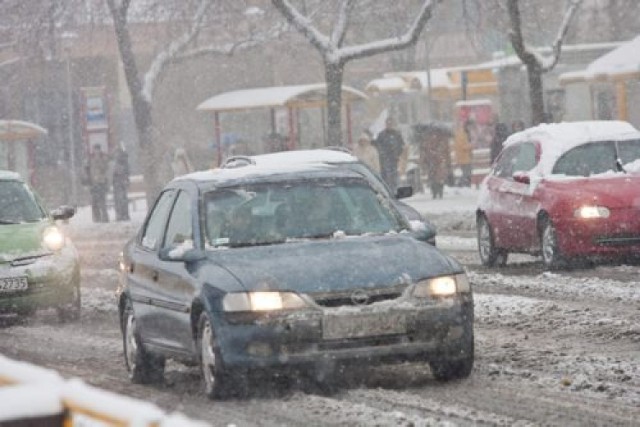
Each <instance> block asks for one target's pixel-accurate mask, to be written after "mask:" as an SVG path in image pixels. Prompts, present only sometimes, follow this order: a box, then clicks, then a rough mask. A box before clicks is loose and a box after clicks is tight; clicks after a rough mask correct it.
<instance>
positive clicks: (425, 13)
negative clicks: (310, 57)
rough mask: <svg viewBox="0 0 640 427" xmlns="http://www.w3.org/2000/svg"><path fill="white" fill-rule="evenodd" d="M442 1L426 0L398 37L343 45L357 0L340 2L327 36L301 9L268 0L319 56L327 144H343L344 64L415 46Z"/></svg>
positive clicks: (288, 3) (275, 0) (285, 2)
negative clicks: (325, 97)
mask: <svg viewBox="0 0 640 427" xmlns="http://www.w3.org/2000/svg"><path fill="white" fill-rule="evenodd" d="M441 1H442V0H425V1H424V2H423V3H422V6H421V7H420V10H419V11H418V13H417V14H416V17H415V19H414V20H413V22H412V24H411V26H410V27H409V28H408V30H407V31H406V32H405V33H404V34H402V35H400V36H397V37H390V38H386V39H382V40H377V41H373V42H367V43H362V44H355V45H352V46H344V43H345V38H346V34H347V30H348V28H349V22H350V17H351V13H352V11H353V9H354V7H355V4H356V3H357V0H342V1H341V2H340V4H339V8H338V13H337V18H336V20H335V23H334V25H333V28H332V30H331V33H330V35H326V34H323V33H322V32H321V31H320V30H319V29H318V28H317V26H315V25H314V24H313V22H312V20H311V19H310V18H309V16H308V15H305V14H303V13H302V12H300V11H299V10H298V9H296V8H295V7H294V6H293V5H292V4H291V3H290V2H289V1H288V0H271V3H272V4H273V5H274V7H275V8H276V9H278V10H279V11H280V13H282V15H283V16H284V17H285V19H286V20H287V22H289V23H290V24H291V25H292V26H293V27H294V28H296V29H297V30H298V31H299V32H300V33H301V34H302V35H303V36H304V37H305V38H306V39H307V40H308V41H309V43H311V45H312V46H313V47H315V48H316V49H317V50H318V52H319V53H320V55H322V60H323V62H324V68H325V80H326V83H327V104H328V106H327V109H328V114H327V127H328V132H327V136H328V139H329V144H331V145H342V129H341V127H342V118H341V111H342V81H343V74H344V67H345V64H347V62H349V61H352V60H355V59H359V58H364V57H369V56H373V55H377V54H380V53H384V52H389V51H394V50H401V49H404V48H407V47H409V46H412V45H414V44H415V43H416V42H417V40H418V37H419V35H420V33H421V32H422V30H423V28H424V27H425V25H426V23H427V21H428V20H429V19H430V18H431V14H432V11H433V8H434V7H435V5H436V4H437V3H440V2H441Z"/></svg>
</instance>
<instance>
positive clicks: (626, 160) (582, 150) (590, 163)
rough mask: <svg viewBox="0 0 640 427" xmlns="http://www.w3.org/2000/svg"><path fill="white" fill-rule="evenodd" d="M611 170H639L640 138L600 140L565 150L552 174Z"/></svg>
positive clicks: (633, 171)
mask: <svg viewBox="0 0 640 427" xmlns="http://www.w3.org/2000/svg"><path fill="white" fill-rule="evenodd" d="M611 172H621V173H622V172H629V173H638V172H640V139H633V140H627V141H601V142H594V143H590V144H585V145H581V146H579V147H576V148H573V149H572V150H569V151H567V152H566V153H565V154H564V155H563V156H562V157H560V159H559V160H558V161H557V162H556V164H555V166H554V168H553V174H560V175H568V176H591V175H597V174H603V173H611Z"/></svg>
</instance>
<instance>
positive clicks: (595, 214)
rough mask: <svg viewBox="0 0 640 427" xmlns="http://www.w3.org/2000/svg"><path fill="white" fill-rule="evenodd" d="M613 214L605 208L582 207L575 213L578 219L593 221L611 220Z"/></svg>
mask: <svg viewBox="0 0 640 427" xmlns="http://www.w3.org/2000/svg"><path fill="white" fill-rule="evenodd" d="M610 214H611V212H610V211H609V209H607V208H605V207H604V206H580V207H579V208H578V209H576V210H575V211H574V212H573V215H574V216H575V217H576V218H580V219H593V218H609V215H610Z"/></svg>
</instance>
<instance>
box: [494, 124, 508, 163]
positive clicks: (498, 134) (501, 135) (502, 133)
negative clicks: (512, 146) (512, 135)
mask: <svg viewBox="0 0 640 427" xmlns="http://www.w3.org/2000/svg"><path fill="white" fill-rule="evenodd" d="M508 137H509V127H508V126H507V125H506V124H505V123H502V122H501V121H499V120H496V121H495V125H494V129H493V139H492V140H491V153H490V155H491V164H493V162H494V160H495V159H496V157H498V154H500V151H502V144H504V141H506V139H507V138H508Z"/></svg>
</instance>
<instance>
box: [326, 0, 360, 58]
mask: <svg viewBox="0 0 640 427" xmlns="http://www.w3.org/2000/svg"><path fill="white" fill-rule="evenodd" d="M353 5H354V1H353V0H342V3H341V4H340V11H339V12H338V21H337V22H336V25H335V27H334V28H333V32H332V33H331V43H333V44H334V45H335V46H338V47H340V46H342V43H343V42H344V36H345V35H346V34H347V27H348V25H349V14H350V13H351V9H352V8H353Z"/></svg>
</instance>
